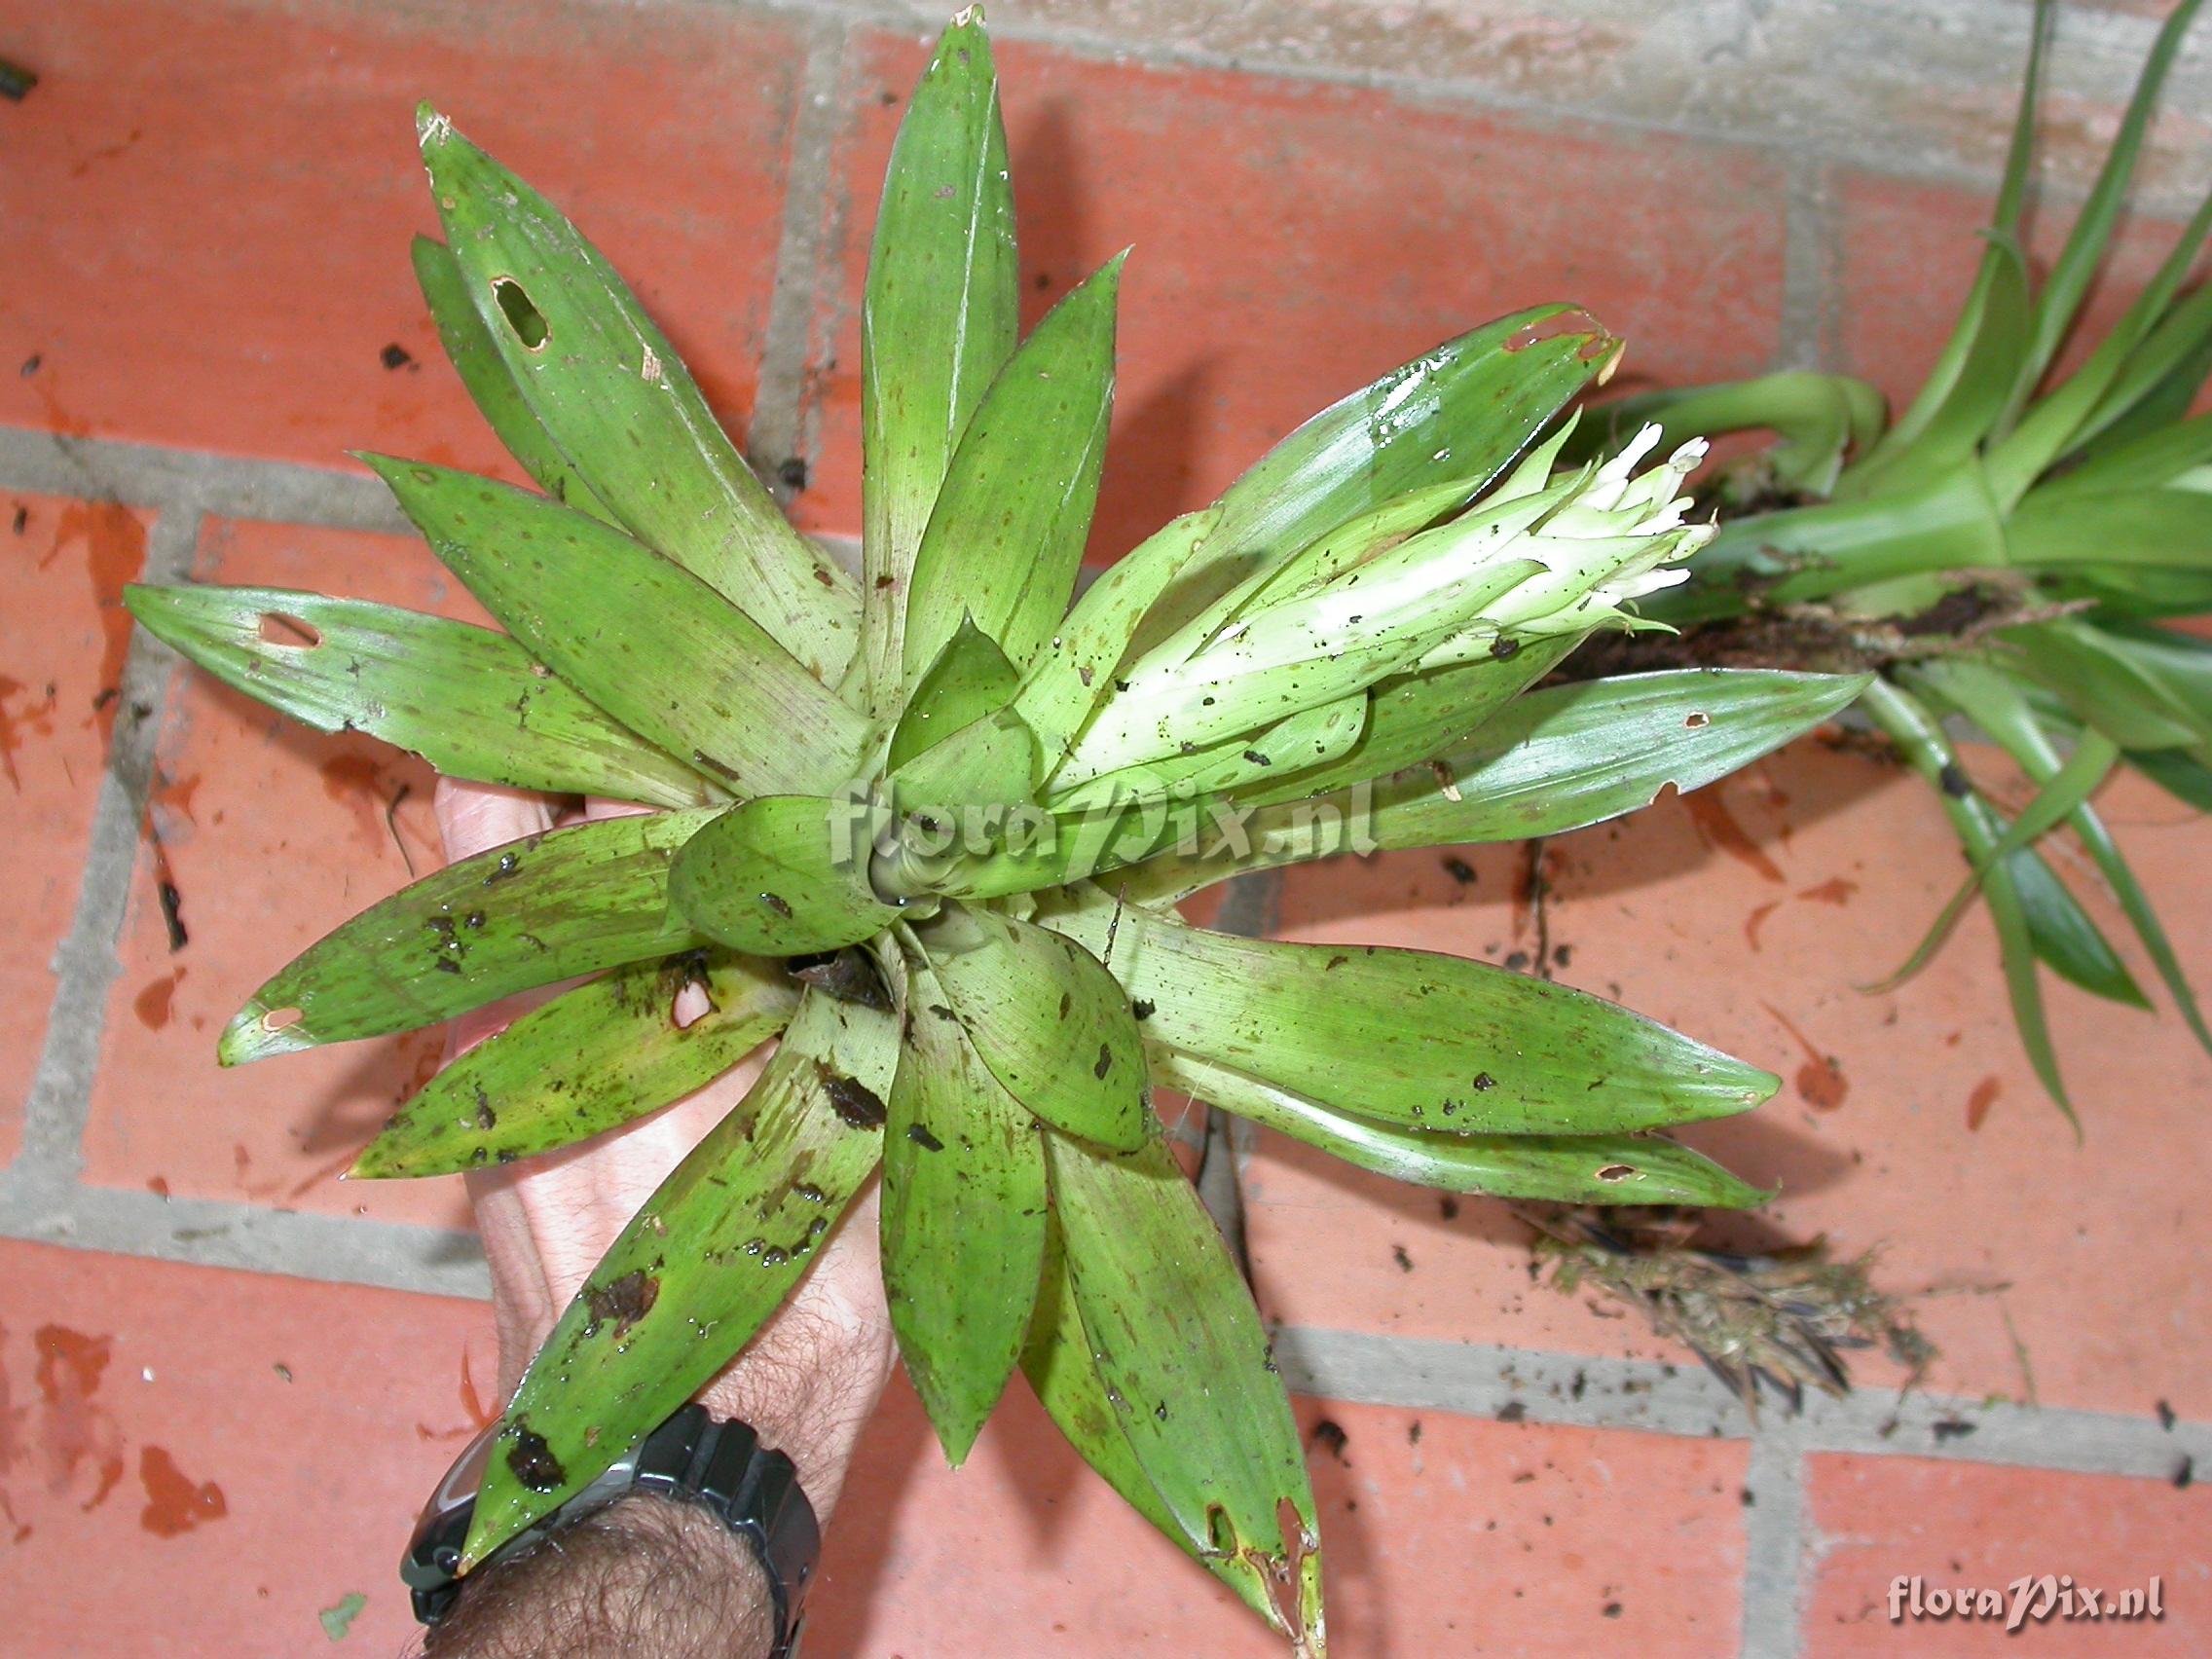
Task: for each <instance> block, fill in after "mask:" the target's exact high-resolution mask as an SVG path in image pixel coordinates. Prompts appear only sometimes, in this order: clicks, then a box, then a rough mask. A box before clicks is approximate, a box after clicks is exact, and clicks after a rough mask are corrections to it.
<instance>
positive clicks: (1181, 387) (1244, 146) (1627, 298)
mask: <svg viewBox="0 0 2212 1659" xmlns="http://www.w3.org/2000/svg"><path fill="white" fill-rule="evenodd" d="M922 60H923V59H922V53H921V49H920V48H918V47H917V46H916V45H915V44H914V43H913V42H912V41H910V40H899V41H882V42H877V43H875V44H873V45H871V46H870V47H869V49H868V51H867V53H866V57H865V59H864V64H863V69H862V73H861V76H860V78H859V82H858V91H857V93H856V94H855V97H854V101H855V103H856V104H857V105H858V106H859V108H860V109H861V111H862V114H861V115H860V116H859V118H858V120H857V122H856V126H855V129H854V131H853V132H852V134H851V135H850V137H849V139H848V141H847V143H846V145H845V148H844V153H843V155H842V156H841V158H840V164H839V165H840V167H841V169H842V170H841V176H842V179H843V182H844V191H845V196H846V201H847V206H846V210H845V212H844V214H843V218H842V229H841V238H842V252H841V259H842V276H841V278H840V279H839V280H841V287H840V289H839V294H840V298H839V300H838V302H837V303H836V304H835V305H834V306H833V307H831V308H830V310H829V311H828V312H827V313H824V314H821V315H819V316H818V317H817V320H816V340H817V350H818V353H819V352H820V351H822V350H824V349H825V348H824V343H827V350H828V351H829V359H828V360H827V361H821V362H820V363H819V365H818V371H817V373H816V375H815V376H814V378H813V404H812V408H813V414H814V419H815V422H816V432H815V437H814V439H813V455H812V457H811V460H812V461H813V472H812V480H811V482H810V483H809V485H808V488H807V491H806V493H805V494H804V495H803V496H801V497H800V498H799V500H798V504H797V509H796V510H797V511H798V513H799V515H800V516H801V517H802V519H803V521H804V522H805V523H806V524H808V525H809V526H810V527H811V528H815V529H820V530H825V531H830V532H837V533H843V534H851V533H853V532H855V531H856V530H857V529H858V526H859V523H860V484H859V480H860V449H859V397H860V392H859V373H860V349H859V321H858V305H859V296H860V292H861V284H862V279H863V276H864V275H865V272H866V261H867V246H868V238H869V233H870V229H871V227H872V224H873V215H874V203H875V202H876V198H877V193H878V191H879V188H880V185H881V180H882V175H883V167H884V163H885V160H886V158H887V157H888V155H889V150H890V143H891V137H892V134H893V132H894V130H895V129H896V128H897V125H898V120H899V117H900V115H901V114H902V112H903V106H904V99H905V96H906V92H907V90H908V88H909V87H910V86H911V85H912V81H913V76H914V74H915V72H916V70H917V69H918V68H919V66H920V64H921V62H922ZM999 61H1000V69H1001V74H1002V78H1003V80H1004V84H1005V98H1006V110H1007V129H1008V134H1009V141H1010V145H1011V148H1012V155H1013V163H1014V188H1015V192H1016V201H1017V204H1018V207H1019V221H1020V233H1021V241H1022V252H1023V271H1024V276H1023V292H1024V296H1025V300H1026V302H1027V307H1026V309H1027V311H1028V312H1029V313H1030V318H1029V320H1031V321H1034V319H1035V316H1036V315H1038V314H1041V313H1043V311H1044V309H1045V307H1046V305H1047V304H1048V303H1049V302H1050V301H1051V300H1053V299H1056V298H1057V297H1058V296H1059V295H1061V294H1063V293H1065V292H1066V291H1067V290H1068V289H1069V288H1070V287H1072V286H1073V285H1074V284H1075V283H1076V281H1078V280H1079V279H1080V278H1081V277H1082V276H1085V275H1087V274H1088V272H1089V271H1091V270H1093V269H1095V268H1096V267H1097V266H1098V265H1100V264H1101V263H1103V262H1104V261H1105V260H1106V259H1107V258H1108V257H1109V256H1110V255H1111V254H1113V253H1114V252H1115V250H1116V249H1118V248H1120V247H1122V246H1124V245H1125V244H1126V243H1129V242H1131V241H1133V242H1134V243H1135V244H1136V250H1135V252H1134V253H1133V254H1132V255H1131V257H1130V261H1129V265H1128V269H1127V271H1126V273H1125V274H1124V277H1123V282H1122V311H1121V340H1120V355H1121V380H1120V387H1119V395H1118V398H1117V403H1118V408H1117V411H1116V421H1115V432H1114V438H1113V442H1112V445H1111V447H1110V448H1109V450H1108V453H1107V461H1106V481H1105V489H1104V494H1103V497H1102V498H1101V502H1100V507H1099V520H1098V527H1097V531H1096V533H1095V535H1094V538H1093V548H1094V550H1095V552H1096V553H1097V554H1098V555H1099V556H1101V557H1108V556H1112V555H1115V554H1118V553H1120V552H1122V551H1123V550H1124V549H1125V548H1126V547H1128V546H1130V545H1132V544H1133V543H1135V542H1136V541H1137V540H1138V539H1140V538H1141V537H1142V536H1144V535H1148V534H1149V533H1150V532H1151V531H1153V530H1154V529H1156V528H1158V527H1159V526H1160V525H1161V523H1163V522H1164V521H1165V520H1166V519H1167V518H1169V517H1170V516H1172V515H1173V514H1175V513H1178V512H1183V511H1186V510H1188V509H1190V508H1192V507H1197V506H1201V505H1203V504H1204V503H1205V502H1206V501H1207V500H1210V499H1211V498H1213V496H1214V495H1215V494H1217V493H1218V492H1219V491H1220V490H1221V488H1222V487H1223V486H1224V485H1226V484H1228V483H1229V482H1230V480H1231V479H1232V478H1234V477H1235V475H1236V473H1237V472H1238V471H1240V470H1241V469H1242V468H1243V467H1244V466H1245V465H1246V464H1247V463H1249V462H1250V461H1254V460H1256V459H1257V458H1258V457H1259V456H1260V454H1261V453H1262V452H1263V451H1264V450H1265V449H1266V448H1267V447H1268V445H1270V444H1271V443H1272V442H1273V441H1274V440H1275V439H1276V438H1277V437H1279V436H1281V435H1282V434H1283V433H1284V432H1286V431H1288V430H1289V429H1290V428H1291V427H1292V426H1294V425H1296V424H1298V423H1299V422H1300V421H1302V420H1304V419H1305V418H1306V417H1307V416H1308V415H1310V414H1312V413H1313V412H1314V411H1315V410H1317V409H1320V408H1321V407H1323V406H1324V405H1326V404H1329V403H1332V402H1334V401H1335V400H1336V399H1337V398H1339V397H1341V396H1343V395H1344V394H1345V393H1346V392H1348V391H1351V390H1353V389H1355V388H1356V387H1360V386H1362V385H1365V384H1366V383H1367V382H1368V381H1370V380H1373V379H1374V378H1375V377H1376V376H1377V375H1379V374H1382V373H1383V372H1384V371H1385V370H1387V369H1389V368H1391V367H1392V366H1394V365H1395V364H1397V363H1399V362H1402V361H1403V360H1405V359H1406V358H1408V357H1410V356H1412V355H1414V354H1415V353H1417V352H1419V351H1421V350H1426V349H1427V348H1428V347H1430V346H1433V345H1435V344H1436V343H1437V342H1438V341H1439V340H1442V339H1445V338H1447V337H1449V336H1451V335H1454V334H1456V333H1458V332H1460V331H1461V330H1463V329H1466V328H1470V327H1473V326H1475V325H1476V324H1478V323H1480V322H1483V321H1486V320H1488V319H1489V318H1491V317H1493V316H1495V315H1498V314H1499V313H1505V312H1510V311H1516V310H1519V309H1521V308H1522V307H1524V306H1530V305H1535V304H1537V303H1539V302H1542V301H1548V300H1574V301H1579V302H1581V303H1583V304H1585V305H1587V306H1589V307H1590V308H1591V309H1592V310H1593V311H1594V312H1596V313H1597V314H1598V315H1599V316H1601V317H1603V318H1604V320H1605V321H1606V322H1607V323H1609V324H1610V325H1611V326H1612V327H1613V328H1614V329H1615V330H1617V331H1620V332H1623V333H1625V334H1626V336H1627V337H1628V340H1629V342H1630V350H1629V356H1628V364H1627V371H1626V374H1627V375H1628V376H1630V377H1632V378H1633V377H1634V376H1640V375H1648V376H1655V377H1658V378H1659V379H1661V380H1664V381H1669V382H1678V381H1681V380H1695V379H1700V378H1707V377H1725V376H1733V375H1743V374H1749V373H1752V372H1754V371H1756V370H1758V369H1760V368H1762V367H1764V366H1765V365H1766V363H1767V361H1768V359H1769V358H1770V357H1771V355H1772V354H1773V351H1774V350H1775V346H1776V341H1777V305H1778V300H1779V296H1780V293H1781V270H1782V265H1781V258H1782V256H1781V198H1782V191H1781V182H1780V174H1779V172H1778V171H1777V170H1776V169H1775V168H1774V167H1772V166H1769V165H1767V164H1766V163H1763V162H1759V161H1755V160H1751V159H1750V158H1748V157H1746V156H1745V155H1744V154H1743V153H1742V152H1739V151H1729V150H1710V149H1706V148H1703V147H1701V146H1698V145H1695V144H1692V143H1689V142H1685V141H1679V140H1667V139H1656V138H1653V139H1646V140H1641V141H1640V142H1639V143H1638V145H1637V146H1636V147H1635V148H1634V149H1633V150H1630V149H1625V148H1623V147H1622V146H1621V145H1620V144H1618V143H1617V142H1615V141H1613V140H1612V139H1610V138H1598V137H1586V136H1583V135H1580V134H1577V133H1575V132H1573V131H1572V130H1570V129H1553V128H1541V127H1535V126H1516V125H1513V124H1511V123H1508V122H1505V121H1501V120H1493V119H1486V118H1482V117H1477V116H1473V115H1469V114H1467V113H1465V112H1463V111H1452V110H1445V109H1440V108H1435V107H1429V106H1424V105H1419V104H1412V103H1408V102H1404V101H1402V100H1398V99H1394V98H1391V97H1388V96H1384V95H1383V94H1380V93H1375V92H1362V91H1355V90H1351V89H1346V88H1343V87H1329V86H1319V85H1313V84H1309V83H1301V82H1292V81H1280V80H1272V79H1264V78H1259V77H1254V76H1246V75H1225V74H1221V73H1217V72H1213V71H1203V70H1195V69H1157V68H1145V67H1139V66H1135V65H1130V64H1125V63H1124V64H1113V63H1105V62H1099V61H1095V60H1091V59H1087V58H1079V57H1074V56H1068V55H1061V54H1058V53H1053V52H1049V51H1045V50H1041V49H1038V48H1034V47H1028V46H1017V45H1009V46H1006V47H1003V48H1002V49H1001V50H1000V54H999ZM1685 225H1694V226H1695V227H1696V234H1695V235H1694V236H1690V235H1685V234H1684V232H1683V227H1684V226H1685Z"/></svg>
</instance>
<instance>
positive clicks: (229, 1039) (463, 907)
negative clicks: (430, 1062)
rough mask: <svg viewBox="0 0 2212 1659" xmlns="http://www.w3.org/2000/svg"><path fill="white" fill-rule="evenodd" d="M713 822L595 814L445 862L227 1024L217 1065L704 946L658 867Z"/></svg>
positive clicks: (427, 1021)
mask: <svg viewBox="0 0 2212 1659" xmlns="http://www.w3.org/2000/svg"><path fill="white" fill-rule="evenodd" d="M712 816H713V813H712V811H711V810H709V809H699V810H694V811H690V812H662V813H654V814H651V815H648V816H644V817H626V818H605V819H596V820H593V821H592V822H590V823H586V824H578V825H576V826H574V827H573V828H571V829H568V830H548V831H546V832H545V833H544V834H541V835H532V836H530V837H529V838H528V839H526V840H521V841H515V842H512V843H510V844H509V845H507V846H504V847H495V848H493V849H492V850H491V851H489V852H485V853H479V854H477V856H476V857H474V858H472V859H463V860H461V862H460V863H459V864H453V865H448V866H446V867H445V868H444V869H441V870H439V871H438V872H437V873H436V874H434V875H426V876H424V878H423V879H422V880H421V881H418V882H416V883H414V884H413V885H412V886H409V887H405V888H402V889H401V890H400V891H399V892H397V893H395V894H393V895H392V896H391V897H390V898H389V899H387V900H385V901H384V902H383V903H378V904H372V905H370V906H369V908H367V909H366V910H363V911H362V912H361V913H360V914H359V915H357V916H355V917H354V918H353V919H352V920H351V921H350V922H347V923H346V924H345V925H344V926H342V927H340V928H339V929H338V930H337V931H336V932H334V933H330V934H327V935H325V936H324V937H323V938H322V939H321V940H317V941H316V942H315V943H314V944H313V945H311V946H309V948H308V949H307V950H305V951H304V952H302V953H301V954H300V955H299V956H297V957H295V958H294V959H293V960H292V962H291V963H290V964H289V965H288V966H287V967H286V968H285V969H284V970H283V971H282V972H281V973H279V974H277V975H276V977H275V978H273V979H271V980H270V981H269V982H268V983H267V984H265V985H263V986H262V987H261V989H260V990H258V991H256V992H254V994H253V1000H252V1001H250V1002H248V1003H247V1004H246V1005H245V1007H244V1008H242V1009H240V1011H239V1013H238V1014H237V1015H236V1016H234V1017H233V1018H232V1020H231V1022H230V1024H229V1025H228V1026H226V1027H225V1028H224V1031H223V1037H222V1042H221V1044H220V1046H219V1047H218V1049H217V1051H216V1053H217V1057H218V1058H219V1059H220V1060H221V1061H222V1063H223V1064H224V1065H227V1066H235V1065H242V1064H243V1063H244V1062H246V1061H247V1060H259V1059H265V1058H267V1057H268V1056H269V1055H271V1054H288V1053H291V1052H294V1051H297V1050H300V1049H310V1048H313V1047H314V1046H315V1045H316V1044H318V1043H342V1042H345V1041H347V1040H348V1039H350V1038H354V1037H381V1036H384V1035H385V1034H386V1033H387V1032H392V1031H410V1030H413V1029H414V1028H415V1027H417V1026H421V1025H434V1024H436V1023H437V1022H438V1021H439V1020H441V1019H451V1018H452V1017H453V1016H454V1015H455V1014H466V1013H468V1012H469V1011H470V1010H471V1009H478V1008H482V1007H484V1006H485V1005H486V1004H487V1003H494V1002H498V1000H499V999H500V998H501V997H507V996H512V995H514V993H515V992H517V991H528V990H534V989H535V988H536V987H537V986H539V985H550V984H553V983H555V982H557V981H559V980H562V979H568V978H573V977H575V976H577V975H579V974H596V973H598V972H599V971H600V970H602V969H604V968H614V967H618V966H620V965H621V964H623V963H625V962H642V961H644V960H645V958H647V957H661V956H673V955H675V954H676V953H677V952H679V951H682V950H690V949H693V948H695V947H697V946H699V945H701V944H704V943H705V942H706V940H703V939H702V938H700V937H699V936H698V935H697V934H695V933H693V932H692V930H691V929H690V928H689V927H687V926H685V925H684V923H683V922H682V919H681V918H679V917H676V916H672V915H671V914H670V913H669V908H668V864H669V858H670V856H671V855H672V854H673V853H674V851H675V850H676V849H677V848H678V847H680V846H682V844H683V842H684V841H685V840H686V839H687V838H688V837H689V836H690V835H691V834H692V832H693V831H694V830H697V829H698V828H699V827H700V826H701V825H702V824H704V823H706V821H707V820H708V819H709V818H710V817H712Z"/></svg>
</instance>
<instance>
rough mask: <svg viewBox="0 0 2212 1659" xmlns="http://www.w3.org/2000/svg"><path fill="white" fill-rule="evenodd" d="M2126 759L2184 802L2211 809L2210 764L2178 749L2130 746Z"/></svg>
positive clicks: (2206, 810)
mask: <svg viewBox="0 0 2212 1659" xmlns="http://www.w3.org/2000/svg"><path fill="white" fill-rule="evenodd" d="M2127 763H2128V764H2129V765H2130V766H2133V767H2134V768H2135V769H2136V770H2137V771H2138V772H2141V773H2142V774H2143V775H2144V776H2145V777H2146V778H2149V779H2150V780H2151V781H2152V782H2153V783H2154V784H2157V786H2158V787H2159V788H2160V789H2162V790H2164V791H2165V792H2166V793H2168V794H2170V795H2172V796H2173V797H2174V799H2176V800H2178V801H2180V802H2181V803H2182V804H2183V805H2184V806H2194V807H2195V808H2196V810H2197V811H2199V812H2212V766H2206V765H2203V764H2202V763H2200V762H2198V761H2196V760H2193V759H2191V758H2190V757H2189V756H2187V755H2185V754H2183V753H2182V752H2181V751H2180V750H2178V749H2131V750H2129V751H2128V752H2127Z"/></svg>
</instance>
